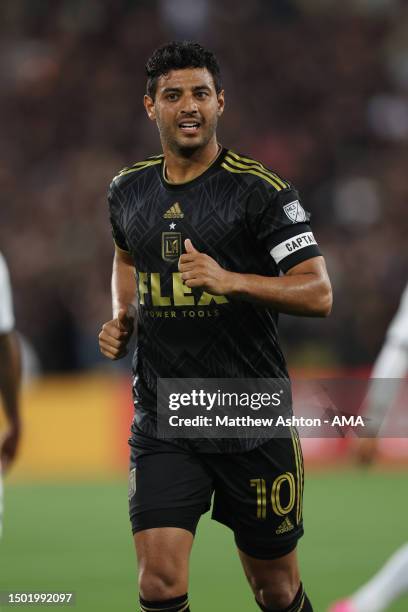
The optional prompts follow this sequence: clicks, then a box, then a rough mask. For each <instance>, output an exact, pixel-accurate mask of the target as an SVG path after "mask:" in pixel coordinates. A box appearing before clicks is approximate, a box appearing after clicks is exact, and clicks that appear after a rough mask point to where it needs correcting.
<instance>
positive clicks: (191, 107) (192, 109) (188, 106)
mask: <svg viewBox="0 0 408 612" xmlns="http://www.w3.org/2000/svg"><path fill="white" fill-rule="evenodd" d="M197 111H198V105H197V101H196V100H195V99H194V97H193V96H186V97H185V98H184V100H183V106H182V112H184V113H196V112H197Z"/></svg>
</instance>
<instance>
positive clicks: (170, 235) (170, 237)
mask: <svg viewBox="0 0 408 612" xmlns="http://www.w3.org/2000/svg"><path fill="white" fill-rule="evenodd" d="M180 255H181V232H163V233H162V258H163V259H164V261H176V260H177V259H178V258H179V257H180Z"/></svg>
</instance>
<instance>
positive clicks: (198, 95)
mask: <svg viewBox="0 0 408 612" xmlns="http://www.w3.org/2000/svg"><path fill="white" fill-rule="evenodd" d="M196 95H197V97H198V98H206V97H207V96H208V93H207V92H206V91H197V94H196Z"/></svg>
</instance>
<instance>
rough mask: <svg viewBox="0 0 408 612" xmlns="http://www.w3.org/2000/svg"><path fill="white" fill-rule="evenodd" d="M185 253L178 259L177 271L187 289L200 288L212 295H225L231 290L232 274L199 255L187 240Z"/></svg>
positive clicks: (210, 259)
mask: <svg viewBox="0 0 408 612" xmlns="http://www.w3.org/2000/svg"><path fill="white" fill-rule="evenodd" d="M184 247H185V249H186V253H185V254H184V255H181V257H180V259H179V264H178V269H179V272H181V278H182V280H183V282H184V284H185V285H186V286H187V287H200V288H201V289H204V290H205V291H208V293H211V294H212V295H226V294H228V293H229V292H230V291H231V289H232V282H233V277H234V273H233V272H228V271H227V270H224V268H221V266H220V265H219V264H218V263H217V262H216V261H215V259H213V258H212V257H210V256H209V255H206V254H205V253H200V252H199V251H197V249H195V248H194V247H193V245H192V242H191V240H190V239H189V238H187V240H185V241H184Z"/></svg>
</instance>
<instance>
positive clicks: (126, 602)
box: [0, 470, 408, 612]
mask: <svg viewBox="0 0 408 612" xmlns="http://www.w3.org/2000/svg"><path fill="white" fill-rule="evenodd" d="M406 478H407V476H406V473H403V472H400V473H396V472H381V473H380V472H370V471H368V472H366V471H357V470H356V471H345V472H334V473H329V472H325V473H313V472H312V473H309V475H308V477H307V483H306V492H305V528H306V535H305V537H304V538H303V539H302V541H301V543H300V546H299V548H300V558H301V567H302V575H303V580H304V582H305V585H306V588H307V591H308V593H309V595H310V598H311V600H312V602H313V604H314V609H315V612H324V611H325V610H326V606H327V604H328V603H329V602H330V601H332V600H333V599H334V598H337V597H338V596H341V595H343V594H345V593H348V592H349V591H350V590H353V589H354V588H355V587H357V586H358V585H360V584H361V583H362V582H363V581H364V580H366V579H367V578H368V577H369V576H370V575H371V574H372V573H373V572H374V571H375V570H376V569H377V568H378V567H379V566H380V565H381V564H382V563H383V561H385V559H386V558H387V557H388V556H389V555H390V554H391V553H392V552H393V551H394V550H395V549H396V548H397V547H398V546H399V545H400V544H402V543H403V542H404V540H407V539H408V528H407V516H408V491H407V486H406ZM126 495H127V484H126V482H125V481H123V482H122V481H121V482H106V483H105V482H100V483H96V482H93V483H88V484H84V483H83V484H76V483H75V484H74V483H73V484H65V483H64V484H55V485H50V484H26V485H23V484H18V485H17V484H13V485H11V484H10V485H8V486H6V491H5V497H6V500H5V501H6V510H5V517H4V519H5V529H4V536H3V539H2V541H0V590H3V591H4V590H16V591H30V590H31V591H75V592H76V597H77V600H76V604H75V606H73V607H71V608H68V610H69V609H73V610H75V611H77V612H93V611H95V612H108V611H112V610H115V611H116V610H120V611H121V612H122V611H123V612H125V611H127V610H128V611H129V612H131V611H133V612H136V610H138V606H137V593H136V566H135V560H134V552H133V545H132V541H131V537H130V530H129V527H128V516H127V500H126ZM190 595H191V603H192V610H193V611H194V612H208V610H213V611H214V612H221V611H222V612H224V611H226V612H251V611H253V612H255V611H256V609H257V608H256V607H255V605H254V604H253V599H252V596H251V594H250V592H249V588H248V587H247V585H246V582H245V579H244V577H243V574H242V572H241V568H240V565H239V562H238V559H237V556H236V554H235V549H234V544H233V538H232V535H231V533H230V532H229V531H228V530H227V529H225V528H224V527H223V526H221V525H218V524H217V523H215V522H214V521H211V520H210V519H209V516H208V515H207V516H205V517H203V519H202V520H201V522H200V525H199V529H198V533H197V538H196V542H195V546H194V549H193V557H192V565H191V588H190ZM17 607H18V609H22V608H26V607H27V606H13V607H5V606H3V608H2V609H4V610H6V609H7V610H11V609H12V608H17ZM58 609H61V608H60V607H58ZM404 610H405V611H406V610H408V597H405V598H404V599H401V600H400V601H399V602H398V603H396V604H394V605H393V606H392V608H390V612H403V611H404Z"/></svg>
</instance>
